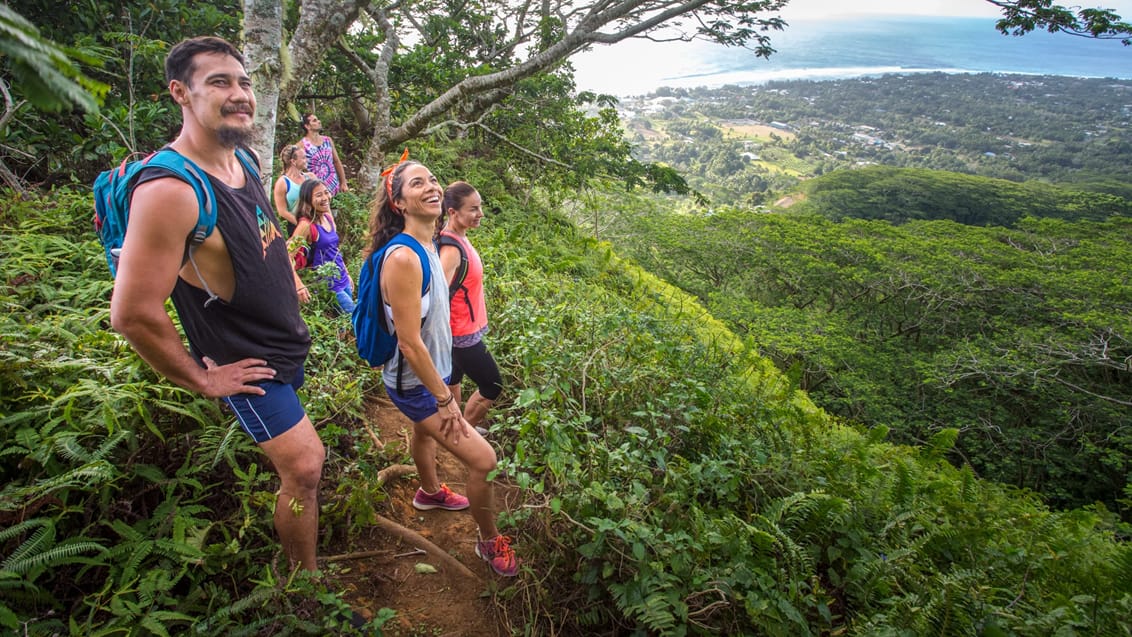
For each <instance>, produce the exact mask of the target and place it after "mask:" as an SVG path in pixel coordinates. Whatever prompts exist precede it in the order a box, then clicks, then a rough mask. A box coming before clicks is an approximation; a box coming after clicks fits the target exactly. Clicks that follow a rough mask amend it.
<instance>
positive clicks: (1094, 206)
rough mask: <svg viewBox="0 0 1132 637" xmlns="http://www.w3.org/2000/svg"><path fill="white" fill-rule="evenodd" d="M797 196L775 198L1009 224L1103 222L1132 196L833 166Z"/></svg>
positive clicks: (816, 207) (815, 208) (835, 211)
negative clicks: (1047, 220)
mask: <svg viewBox="0 0 1132 637" xmlns="http://www.w3.org/2000/svg"><path fill="white" fill-rule="evenodd" d="M801 193H802V194H801V196H793V197H784V198H783V199H780V200H779V202H781V203H783V204H786V203H789V204H793V205H790V206H789V209H790V210H791V212H808V213H815V214H819V215H822V216H824V217H828V218H830V219H833V220H841V219H846V218H856V219H880V220H886V221H890V222H892V223H904V222H907V221H912V220H924V221H931V220H950V221H955V222H957V223H962V224H965V225H970V226H1004V227H1014V225H1015V224H1016V223H1017V222H1018V220H1019V219H1022V218H1024V217H1053V218H1057V219H1064V220H1066V221H1081V220H1090V221H1103V220H1105V219H1108V218H1109V217H1112V216H1123V217H1126V216H1129V214H1130V213H1132V201H1130V200H1129V199H1126V198H1124V197H1120V196H1117V195H1113V194H1108V193H1103V192H1086V191H1083V190H1072V189H1069V188H1066V187H1059V186H1054V185H1050V184H1046V183H1041V182H1034V181H1029V182H1024V183H1016V182H1012V181H1007V180H1005V179H992V178H988V177H979V176H975V175H965V174H961V173H954V172H948V171H942V170H926V169H921V168H893V167H890V166H867V167H864V168H858V169H852V170H838V171H835V172H832V173H830V174H827V175H823V176H821V177H817V178H815V179H811V180H808V181H806V182H803V183H802V184H801ZM784 207H785V206H784Z"/></svg>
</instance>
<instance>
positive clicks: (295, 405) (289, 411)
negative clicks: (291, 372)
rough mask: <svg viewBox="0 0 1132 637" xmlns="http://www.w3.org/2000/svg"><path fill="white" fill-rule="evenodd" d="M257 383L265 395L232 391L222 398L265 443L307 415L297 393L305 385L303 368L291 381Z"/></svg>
mask: <svg viewBox="0 0 1132 637" xmlns="http://www.w3.org/2000/svg"><path fill="white" fill-rule="evenodd" d="M256 384H257V385H258V386H259V387H261V388H262V389H263V390H264V391H265V392H267V393H266V394H264V395H263V396H257V395H255V394H232V395H231V396H225V397H224V398H223V400H224V402H226V403H228V406H229V407H231V408H232V412H233V413H234V414H236V420H238V421H239V422H240V426H241V427H243V428H244V431H246V432H248V435H250V436H251V437H252V439H253V440H255V441H256V442H257V443H263V442H267V441H268V440H271V439H272V438H275V437H277V436H280V435H282V434H284V433H286V432H287V431H289V430H290V429H291V427H294V426H295V425H297V424H299V423H300V422H301V421H302V420H303V417H304V416H306V411H304V410H303V406H302V404H300V403H299V396H298V395H297V394H296V393H295V392H296V391H297V390H298V389H299V388H300V387H302V386H303V370H302V369H299V373H298V375H297V376H296V377H295V380H294V381H292V382H291V383H290V384H287V383H280V382H278V381H274V380H268V381H264V382H262V383H256Z"/></svg>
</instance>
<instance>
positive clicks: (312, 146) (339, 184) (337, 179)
mask: <svg viewBox="0 0 1132 637" xmlns="http://www.w3.org/2000/svg"><path fill="white" fill-rule="evenodd" d="M302 125H303V131H305V133H306V134H305V135H304V136H303V139H302V141H301V142H300V144H301V145H302V147H303V150H304V151H306V154H307V170H309V171H311V172H312V173H314V174H315V176H316V177H318V178H319V179H320V180H321V181H322V183H324V184H326V188H327V189H328V190H330V196H331V197H333V196H334V195H336V194H338V193H339V192H349V190H350V187H349V186H348V185H347V184H346V171H345V169H343V168H342V160H341V159H339V158H338V149H337V148H335V146H334V140H332V139H330V138H329V137H327V136H325V135H323V134H322V122H321V121H319V119H318V117H317V116H316V115H315V114H314V113H307V114H305V115H303V120H302Z"/></svg>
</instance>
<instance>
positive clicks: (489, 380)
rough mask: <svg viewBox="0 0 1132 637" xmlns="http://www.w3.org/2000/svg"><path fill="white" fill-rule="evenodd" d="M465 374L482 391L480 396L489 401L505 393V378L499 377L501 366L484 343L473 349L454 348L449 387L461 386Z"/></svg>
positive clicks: (473, 346)
mask: <svg viewBox="0 0 1132 637" xmlns="http://www.w3.org/2000/svg"><path fill="white" fill-rule="evenodd" d="M464 374H467V375H468V378H471V379H472V382H473V383H475V384H476V387H477V388H478V389H479V391H480V396H483V397H484V398H486V399H488V400H495V399H496V398H498V397H499V394H501V393H502V392H503V377H502V376H500V375H499V366H498V365H496V364H495V359H494V358H492V357H491V352H488V351H487V346H486V345H484V344H483V341H480V342H478V343H476V344H475V345H472V346H471V347H453V348H452V379H451V380H449V381H448V384H449V385H459V384H460V381H462V380H464Z"/></svg>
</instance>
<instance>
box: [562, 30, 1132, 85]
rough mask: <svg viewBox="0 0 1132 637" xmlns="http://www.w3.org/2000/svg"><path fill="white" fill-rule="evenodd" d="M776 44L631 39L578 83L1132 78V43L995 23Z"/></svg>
mask: <svg viewBox="0 0 1132 637" xmlns="http://www.w3.org/2000/svg"><path fill="white" fill-rule="evenodd" d="M772 43H773V46H774V47H775V49H776V52H775V53H774V54H773V55H772V56H771V57H770V58H769V59H764V58H757V57H755V56H754V54H753V53H751V52H750V51H747V50H746V49H737V48H725V47H722V46H720V45H717V44H711V43H705V42H665V43H658V42H648V41H639V40H634V41H627V42H621V43H618V44H616V45H613V46H609V47H603V48H599V49H595V50H592V51H588V52H586V53H583V54H580V55H579V56H576V57H575V58H574V59H573V62H574V66H575V69H576V71H575V80H576V82H577V86H578V90H579V91H585V90H588V91H594V92H598V93H605V94H610V95H614V96H617V97H630V96H639V95H645V94H648V93H653V92H655V91H656V90H657V89H659V88H662V87H668V88H700V87H705V88H718V87H721V86H725V85H740V86H757V85H760V84H765V83H767V82H771V81H777V80H814V81H824V80H843V79H854V78H864V77H879V76H882V75H888V74H912V73H953V74H960V73H967V74H976V73H994V74H1011V75H1032V76H1059V77H1076V78H1101V79H1104V78H1111V79H1122V80H1127V79H1132V47H1125V46H1123V45H1122V44H1121V43H1120V42H1117V41H1112V40H1108V41H1100V40H1086V39H1082V38H1075V37H1071V36H1068V35H1066V34H1051V33H1046V32H1035V33H1030V34H1028V35H1026V36H1024V37H1011V36H1005V35H1002V34H1000V33H998V32H997V31H996V30H995V28H994V20H993V19H990V20H988V19H975V18H925V17H911V16H903V17H886V18H884V19H873V20H868V19H857V20H847V21H821V20H818V21H798V22H797V23H793V24H791V25H790V27H788V29H787V30H786V31H784V32H782V33H781V34H775V35H773V36H772ZM643 60H647V64H644V63H642V61H643Z"/></svg>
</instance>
